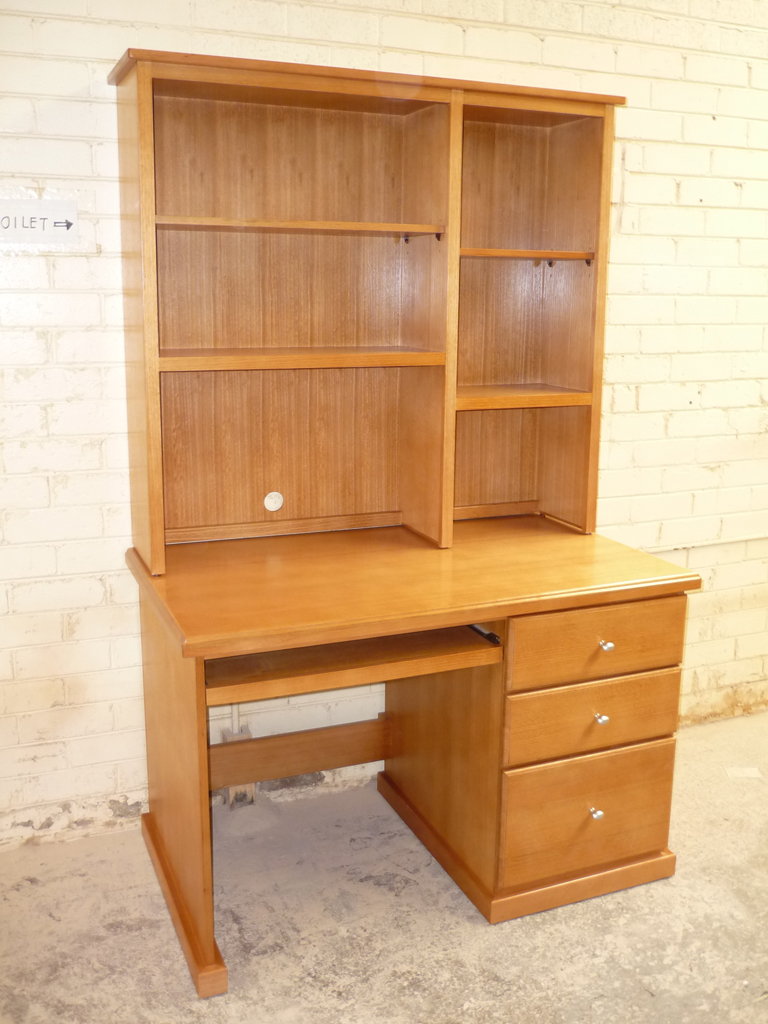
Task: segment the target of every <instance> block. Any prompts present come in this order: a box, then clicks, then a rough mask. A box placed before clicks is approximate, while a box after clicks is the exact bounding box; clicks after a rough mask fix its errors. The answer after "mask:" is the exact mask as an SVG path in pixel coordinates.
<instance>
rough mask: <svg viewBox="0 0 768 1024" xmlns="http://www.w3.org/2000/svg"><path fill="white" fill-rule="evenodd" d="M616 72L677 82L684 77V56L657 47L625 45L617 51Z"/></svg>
mask: <svg viewBox="0 0 768 1024" xmlns="http://www.w3.org/2000/svg"><path fill="white" fill-rule="evenodd" d="M616 70H617V71H618V72H619V73H621V74H625V75H641V76H643V77H646V76H648V77H650V78H671V79H673V80H676V79H679V78H682V77H683V55H682V54H681V53H679V52H677V51H675V50H666V49H660V48H659V47H656V46H632V45H629V44H628V45H623V46H619V47H618V48H617V50H616Z"/></svg>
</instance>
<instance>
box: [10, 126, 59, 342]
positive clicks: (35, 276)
mask: <svg viewBox="0 0 768 1024" xmlns="http://www.w3.org/2000/svg"><path fill="white" fill-rule="evenodd" d="M0 117H2V111H0ZM49 285H50V281H49V278H48V263H47V261H46V259H45V257H43V256H17V255H9V256H7V257H6V258H5V259H3V260H0V288H7V289H11V288H13V289H24V290H25V291H26V290H29V289H32V288H48V287H49ZM33 337H34V336H33ZM3 361H4V362H5V360H3Z"/></svg>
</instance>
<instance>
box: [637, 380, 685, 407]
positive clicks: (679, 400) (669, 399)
mask: <svg viewBox="0 0 768 1024" xmlns="http://www.w3.org/2000/svg"><path fill="white" fill-rule="evenodd" d="M699 391H700V386H699V385H697V384H690V383H685V384H678V383H675V384H666V383H657V384H642V385H641V386H640V387H639V388H638V389H637V392H638V394H637V399H638V404H637V407H638V410H639V411H640V412H667V411H670V410H673V409H690V408H691V407H695V408H698V406H699V404H700V403H699Z"/></svg>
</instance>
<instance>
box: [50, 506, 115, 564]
mask: <svg viewBox="0 0 768 1024" xmlns="http://www.w3.org/2000/svg"><path fill="white" fill-rule="evenodd" d="M95 511H98V510H95ZM129 537H130V534H122V535H120V536H119V537H118V538H115V539H104V540H101V539H95V538H94V537H93V534H91V535H90V539H88V540H81V541H71V542H69V543H67V544H60V545H58V546H57V548H56V569H57V572H58V573H60V574H61V575H68V574H70V573H72V574H74V573H81V572H93V573H102V572H114V571H115V570H116V569H120V568H121V567H122V566H123V565H124V564H125V549H126V547H127V546H128V541H129Z"/></svg>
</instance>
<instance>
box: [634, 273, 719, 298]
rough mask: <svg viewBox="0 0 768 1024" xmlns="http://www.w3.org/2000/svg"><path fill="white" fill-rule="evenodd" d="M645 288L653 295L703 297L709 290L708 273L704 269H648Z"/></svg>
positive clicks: (644, 276) (644, 278)
mask: <svg viewBox="0 0 768 1024" xmlns="http://www.w3.org/2000/svg"><path fill="white" fill-rule="evenodd" d="M711 273H712V271H710V275H711ZM710 280H711V277H710ZM643 288H644V290H645V291H646V292H648V293H650V294H653V295H701V294H702V293H703V292H705V291H706V290H707V271H706V269H705V268H704V267H647V268H646V269H645V272H644V273H643Z"/></svg>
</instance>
